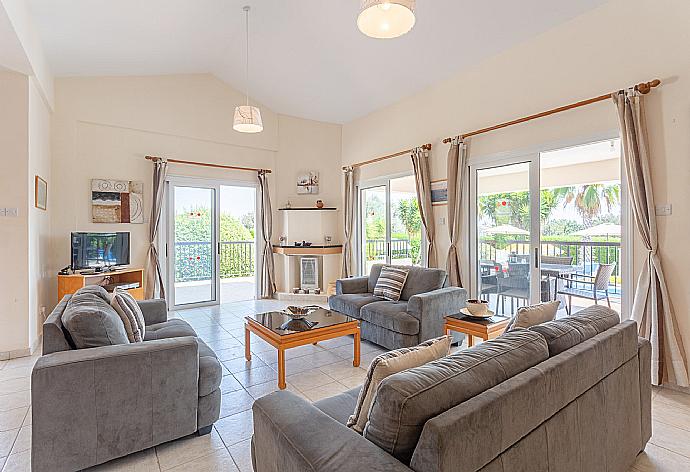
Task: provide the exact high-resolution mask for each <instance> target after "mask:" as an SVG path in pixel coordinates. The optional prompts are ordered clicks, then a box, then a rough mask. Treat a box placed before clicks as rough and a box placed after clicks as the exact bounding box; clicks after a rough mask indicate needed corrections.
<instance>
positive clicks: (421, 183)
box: [411, 148, 438, 267]
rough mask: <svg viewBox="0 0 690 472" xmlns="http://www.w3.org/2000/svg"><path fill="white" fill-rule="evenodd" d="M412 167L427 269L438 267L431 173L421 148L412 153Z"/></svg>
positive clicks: (426, 156)
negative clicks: (424, 233) (424, 234)
mask: <svg viewBox="0 0 690 472" xmlns="http://www.w3.org/2000/svg"><path fill="white" fill-rule="evenodd" d="M411 157H412V167H413V168H414V180H415V186H416V188H417V201H418V202H419V214H420V216H421V218H422V224H423V225H424V229H425V230H426V240H427V242H428V243H429V244H428V249H427V267H438V257H437V256H436V244H435V240H436V227H435V225H434V209H433V207H432V206H431V171H430V170H429V153H428V152H427V151H425V150H423V149H421V148H415V149H414V150H413V151H412V156H411Z"/></svg>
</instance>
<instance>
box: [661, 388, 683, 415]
mask: <svg viewBox="0 0 690 472" xmlns="http://www.w3.org/2000/svg"><path fill="white" fill-rule="evenodd" d="M655 390H656V394H654V401H655V402H661V403H666V404H669V405H673V406H675V407H678V408H685V409H687V410H690V395H688V394H687V393H683V392H678V391H676V390H671V389H670V388H657V389H655Z"/></svg>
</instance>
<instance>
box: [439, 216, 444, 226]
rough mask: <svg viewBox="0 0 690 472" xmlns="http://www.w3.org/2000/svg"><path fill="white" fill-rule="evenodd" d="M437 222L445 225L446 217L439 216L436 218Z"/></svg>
mask: <svg viewBox="0 0 690 472" xmlns="http://www.w3.org/2000/svg"><path fill="white" fill-rule="evenodd" d="M438 224H439V225H440V226H445V225H446V217H445V216H442V217H440V218H439V219H438Z"/></svg>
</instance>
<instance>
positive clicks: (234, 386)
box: [220, 374, 242, 393]
mask: <svg viewBox="0 0 690 472" xmlns="http://www.w3.org/2000/svg"><path fill="white" fill-rule="evenodd" d="M241 389H242V384H241V383H240V382H239V381H238V380H237V379H236V378H235V377H234V376H233V375H232V374H228V375H224V376H223V379H222V380H221V381H220V393H228V392H235V391H237V390H241Z"/></svg>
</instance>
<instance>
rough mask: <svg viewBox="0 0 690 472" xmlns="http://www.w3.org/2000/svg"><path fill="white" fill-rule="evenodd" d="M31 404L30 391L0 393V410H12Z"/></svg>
mask: <svg viewBox="0 0 690 472" xmlns="http://www.w3.org/2000/svg"><path fill="white" fill-rule="evenodd" d="M30 404H31V392H30V391H29V390H24V391H22V392H17V393H8V394H6V395H0V411H8V410H14V409H16V408H22V407H25V406H29V405H30Z"/></svg>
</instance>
